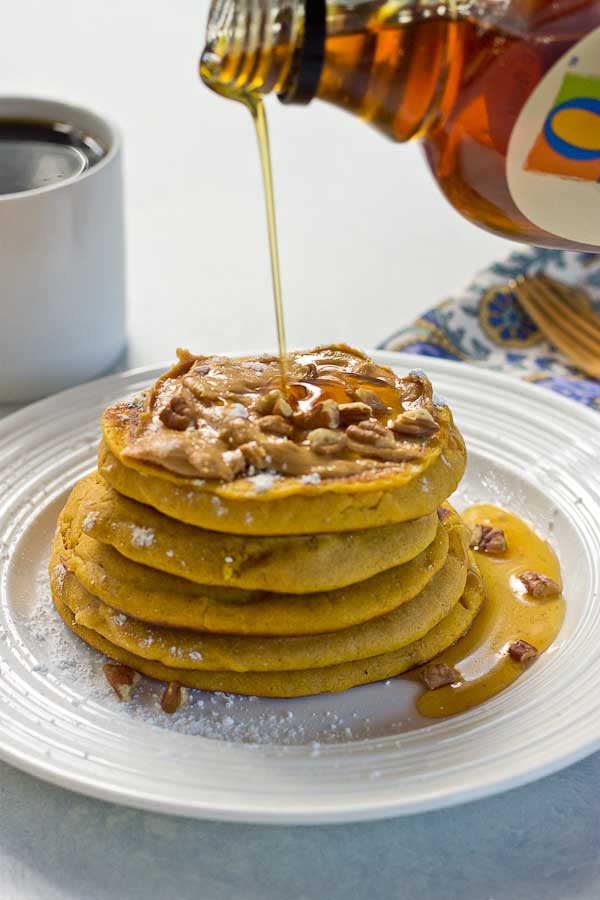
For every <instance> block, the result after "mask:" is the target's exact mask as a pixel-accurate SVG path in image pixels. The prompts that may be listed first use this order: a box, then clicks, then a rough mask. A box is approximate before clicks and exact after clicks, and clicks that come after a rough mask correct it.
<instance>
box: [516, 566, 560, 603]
mask: <svg viewBox="0 0 600 900" xmlns="http://www.w3.org/2000/svg"><path fill="white" fill-rule="evenodd" d="M519 580H520V581H522V582H523V584H524V585H525V588H526V590H527V593H528V594H531V596H532V597H556V596H558V594H560V585H559V583H558V581H555V580H554V578H550V577H549V576H548V575H542V574H541V573H540V572H523V573H522V574H521V575H519Z"/></svg>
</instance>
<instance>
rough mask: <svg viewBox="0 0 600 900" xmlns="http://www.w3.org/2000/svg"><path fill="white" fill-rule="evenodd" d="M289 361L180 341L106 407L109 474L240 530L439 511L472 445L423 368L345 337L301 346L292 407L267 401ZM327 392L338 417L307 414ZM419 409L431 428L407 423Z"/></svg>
mask: <svg viewBox="0 0 600 900" xmlns="http://www.w3.org/2000/svg"><path fill="white" fill-rule="evenodd" d="M278 366H279V363H278V360H277V359H275V358H272V357H261V358H246V359H242V360H224V359H222V358H220V357H198V356H192V355H191V354H188V353H181V354H180V358H179V362H178V363H177V364H176V365H175V366H174V367H173V368H172V369H171V370H170V371H169V372H167V373H165V375H163V376H162V377H161V378H160V379H159V380H158V381H157V383H156V384H155V385H154V387H153V388H152V389H151V390H150V391H149V392H147V394H145V395H143V396H141V397H139V398H137V399H134V400H130V401H124V402H121V403H116V404H113V405H112V406H110V407H108V409H107V410H106V411H105V413H104V415H103V418H102V429H103V435H104V441H103V443H102V445H101V447H100V454H99V468H100V472H101V474H102V475H103V476H104V477H105V478H106V480H107V481H108V482H109V483H110V484H111V485H112V486H113V487H114V488H116V490H118V491H119V492H120V493H122V494H125V495H126V496H128V497H131V498H133V499H135V500H139V501H140V502H142V503H146V504H148V505H150V506H153V507H155V508H156V509H158V510H160V511H161V512H163V513H165V514H167V515H169V516H171V517H173V518H175V519H178V520H180V521H182V522H187V523H189V524H192V525H197V526H199V527H202V528H207V529H210V530H212V531H224V532H227V533H230V534H256V535H284V534H319V533H329V532H338V531H353V530H359V529H365V528H373V527H379V526H384V525H389V524H392V523H396V522H405V521H408V520H410V519H414V518H419V517H421V516H424V515H427V514H429V513H431V512H433V511H434V510H435V508H436V507H437V506H438V505H439V504H440V503H441V502H442V501H443V500H445V499H446V497H448V496H449V495H450V494H451V493H452V492H453V491H454V489H455V488H456V486H457V485H458V483H459V481H460V479H461V477H462V475H463V472H464V468H465V459H466V452H465V447H464V443H463V441H462V438H461V436H460V434H459V432H458V430H457V429H456V427H455V426H454V424H453V421H452V415H451V413H450V410H449V409H448V408H447V407H446V406H444V405H442V404H440V403H434V402H433V400H432V395H431V385H430V384H429V381H428V380H427V379H426V377H425V376H424V375H423V374H422V373H410V375H409V376H407V377H406V378H404V379H399V378H398V377H397V376H396V375H394V373H393V372H392V371H391V369H388V368H386V367H382V366H376V365H375V364H374V363H372V362H371V361H370V360H368V359H367V357H365V356H364V355H363V354H361V353H359V352H358V351H356V350H352V349H351V348H348V347H345V346H337V347H329V348H317V349H315V350H313V351H308V352H306V353H296V354H290V357H289V366H290V382H289V392H288V394H287V395H286V396H287V399H286V400H285V401H284V402H285V409H284V411H285V415H286V416H288V418H287V419H285V418H284V416H283V415H272V414H270V413H269V414H266V413H265V412H264V403H265V402H266V401H267V400H268V398H269V397H271V396H272V395H274V393H276V390H277V389H276V388H275V385H279V383H280V381H279V378H280V374H279V368H278ZM307 373H308V374H307ZM307 398H308V399H307ZM357 398H359V400H357ZM360 398H363V399H366V400H368V401H369V402H368V403H365V402H362V401H361V400H360ZM175 401H177V403H178V404H183V408H184V409H186V410H188V411H189V424H188V425H187V426H186V422H187V421H188V419H186V418H185V417H184V416H180V415H179V414H177V413H176V412H174V410H173V409H171V407H170V404H172V403H174V402H175ZM288 401H289V403H288ZM261 403H262V404H263V405H262V406H261ZM326 403H329V404H333V412H332V408H328V411H329V412H330V413H331V414H332V415H333V418H332V419H330V426H331V427H317V428H313V427H312V425H307V424H305V420H306V419H307V417H308V421H309V422H312V424H313V425H314V424H315V423H317V422H321V419H318V418H315V416H316V415H317V413H318V414H319V415H321V412H319V410H321V411H322V408H323V405H324V404H326ZM186 404H187V406H186ZM349 406H351V407H352V410H351V411H349V412H348V413H346V412H345V410H346V409H347V408H348V407H349ZM316 407H319V409H318V410H317V412H315V408H316ZM177 408H180V407H177ZM360 408H362V409H363V410H364V409H365V408H366V409H367V413H366V416H367V417H369V418H368V419H367V420H366V421H362V420H361V422H360V423H359V425H357V424H356V423H355V422H354V421H350V423H349V424H348V422H346V421H344V420H343V416H345V415H364V413H361V412H360ZM340 410H341V412H339V411H340ZM186 415H187V413H186ZM417 415H421V416H423V417H424V421H425V423H426V424H425V427H424V428H423V429H421V431H419V428H418V427H417V426H414V422H413V420H412V419H411V423H412V424H410V423H409V425H408V426H406V427H405V426H404V425H403V424H402V423H401V422H400V421H399V420H403V419H404V418H407V417H408V418H409V419H410V418H411V416H412V417H414V416H417ZM311 416H312V418H311ZM323 416H325V412H323ZM340 416H341V417H342V419H340ZM267 419H268V420H271V421H269V422H267ZM272 420H277V421H272ZM325 421H327V420H326V418H323V422H325ZM420 421H421V422H422V420H420ZM232 422H234V423H236V428H237V429H238V432H239V435H243V436H245V438H244V439H245V443H241V444H239V445H238V443H239V442H238V443H236V441H237V440H238V438H237V437H236V435H235V434H234V433H233V431H235V429H233V426H232V425H231V423H232ZM336 422H337V423H338V424H334V423H336ZM427 422H429V423H430V424H429V425H427ZM165 423H169V424H168V425H167V424H165ZM227 423H229V424H227ZM230 426H231V428H230ZM263 426H264V427H263ZM363 426H364V427H363ZM367 426H368V428H367ZM272 428H277V429H279V431H278V432H277V433H275V434H273V433H271V431H269V429H272ZM232 429H233V430H232ZM373 429H375V431H373ZM407 429H408V430H407ZM265 432H268V433H265ZM279 432H281V433H279ZM323 433H325V435H324V436H323ZM225 434H227V437H224V435H225ZM356 435H362V437H361V438H360V440H358V439H357V437H356ZM365 435H366V436H365ZM239 440H240V441H241V440H242V437H240V438H239ZM323 441H325V443H326V445H327V446H325V447H324V446H323ZM336 442H337V443H336ZM315 448H316V449H315ZM259 458H261V459H266V460H268V468H267V469H266V470H262V469H261V470H260V471H259V470H257V469H256V467H255V466H254V465H253V464H252V465H251V464H250V463H249V461H248V460H249V459H256V463H257V466H259V465H263V464H262V463H260V464H259V461H258V460H259ZM266 465H267V463H264V465H263V469H264V466H266Z"/></svg>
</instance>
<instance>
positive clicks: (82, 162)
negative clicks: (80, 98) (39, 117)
mask: <svg viewBox="0 0 600 900" xmlns="http://www.w3.org/2000/svg"><path fill="white" fill-rule="evenodd" d="M105 155H106V148H105V147H103V146H102V145H101V144H100V143H99V141H97V140H96V139H95V138H93V137H91V135H88V134H85V133H84V132H82V131H80V130H79V129H77V128H75V127H74V126H72V125H67V124H66V123H63V122H33V121H28V120H16V119H14V120H13V119H0V194H14V193H17V192H19V191H29V190H32V189H33V188H40V187H48V185H51V184H56V183H58V182H60V181H64V179H65V178H72V177H73V176H74V175H81V174H82V173H83V172H85V171H86V169H89V168H90V167H91V166H94V165H96V163H97V162H99V161H100V160H101V159H102V157H103V156H105Z"/></svg>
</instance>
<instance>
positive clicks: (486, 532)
mask: <svg viewBox="0 0 600 900" xmlns="http://www.w3.org/2000/svg"><path fill="white" fill-rule="evenodd" d="M469 546H470V547H473V548H474V549H475V550H480V551H481V552H482V553H506V550H507V544H506V536H505V534H504V532H503V531H502V529H501V528H492V526H491V525H473V526H472V528H471V540H470V542H469Z"/></svg>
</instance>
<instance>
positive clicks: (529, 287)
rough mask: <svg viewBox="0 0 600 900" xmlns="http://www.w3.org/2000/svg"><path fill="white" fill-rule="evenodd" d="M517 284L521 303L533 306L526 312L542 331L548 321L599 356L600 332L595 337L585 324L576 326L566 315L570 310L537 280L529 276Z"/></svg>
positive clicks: (577, 344) (577, 343)
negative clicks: (522, 300) (521, 299)
mask: <svg viewBox="0 0 600 900" xmlns="http://www.w3.org/2000/svg"><path fill="white" fill-rule="evenodd" d="M518 284H519V289H518V294H519V296H520V297H521V298H523V299H524V300H525V302H524V304H523V305H524V306H527V300H528V301H529V304H530V305H531V306H533V307H535V309H534V310H532V309H528V312H529V314H530V315H531V317H532V319H533V320H534V321H535V322H536V323H537V324H538V325H539V327H540V328H541V329H542V331H545V330H546V328H545V327H544V324H543V322H544V321H545V322H546V323H550V324H551V325H552V327H553V329H555V330H556V331H558V332H560V333H561V334H564V335H565V336H567V335H568V336H569V337H570V338H571V339H572V340H573V341H574V342H575V345H576V346H584V347H586V348H587V349H588V351H589V352H590V353H591V354H593V355H596V357H600V332H599V333H598V336H597V337H596V335H595V333H594V332H593V331H592V333H590V331H591V329H590V328H589V326H588V325H587V324H586V325H585V326H579V327H578V326H577V325H576V324H575V323H574V322H573V321H572V318H573V317H571V316H569V317H567V315H566V313H567V312H570V310H568V309H567V308H566V307H565V305H564V304H561V303H560V301H557V300H556V298H555V296H554V295H553V294H552V293H551V292H549V291H548V290H547V289H546V288H545V287H544V286H543V285H542V284H540V282H539V281H537V280H535V279H533V278H531V279H524V280H523V281H521V282H519V283H518ZM540 320H541V321H540ZM555 343H556V341H555Z"/></svg>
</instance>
